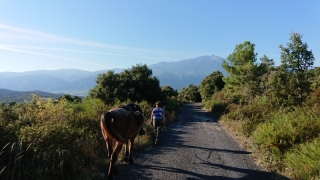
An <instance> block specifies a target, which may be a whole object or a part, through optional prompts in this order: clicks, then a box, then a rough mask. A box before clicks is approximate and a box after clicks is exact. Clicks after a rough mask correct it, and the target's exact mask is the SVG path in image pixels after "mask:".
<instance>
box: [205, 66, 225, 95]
mask: <svg viewBox="0 0 320 180" xmlns="http://www.w3.org/2000/svg"><path fill="white" fill-rule="evenodd" d="M222 78H223V74H222V73H221V72H220V71H215V72H213V73H211V74H209V75H208V76H206V77H205V78H204V79H203V80H202V81H201V83H200V85H199V92H200V95H201V98H202V101H207V100H210V99H211V97H212V95H213V94H214V93H215V92H217V91H220V90H221V89H222V88H223V87H224V85H225V82H224V81H223V80H222Z"/></svg>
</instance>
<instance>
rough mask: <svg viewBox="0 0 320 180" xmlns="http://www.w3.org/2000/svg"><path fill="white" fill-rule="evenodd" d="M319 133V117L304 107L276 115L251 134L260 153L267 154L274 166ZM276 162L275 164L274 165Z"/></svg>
mask: <svg viewBox="0 0 320 180" xmlns="http://www.w3.org/2000/svg"><path fill="white" fill-rule="evenodd" d="M319 133H320V116H317V115H316V114H315V113H314V111H313V110H312V109H310V108H308V107H306V106H303V107H298V108H295V110H294V111H292V112H289V113H287V114H281V113H277V114H275V115H274V116H273V117H272V119H271V120H270V121H268V122H266V123H264V124H260V125H259V126H258V127H257V129H256V131H255V132H254V134H253V141H254V143H255V144H256V145H258V147H259V149H260V151H261V152H267V155H268V156H270V157H271V159H273V160H272V162H273V164H274V165H276V166H279V164H277V163H278V162H279V160H282V158H283V155H284V154H285V153H286V152H287V151H288V150H290V149H291V148H293V147H294V146H296V145H298V144H301V143H305V142H309V141H312V140H313V139H315V138H317V137H318V136H319ZM275 162H276V163H275Z"/></svg>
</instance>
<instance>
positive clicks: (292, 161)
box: [284, 137, 320, 180]
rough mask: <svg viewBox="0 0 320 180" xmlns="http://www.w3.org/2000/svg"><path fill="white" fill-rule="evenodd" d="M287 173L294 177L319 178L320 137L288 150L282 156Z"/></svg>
mask: <svg viewBox="0 0 320 180" xmlns="http://www.w3.org/2000/svg"><path fill="white" fill-rule="evenodd" d="M284 165H285V166H286V167H288V168H289V175H290V176H291V177H293V178H294V179H306V180H307V179H319V178H320V137H318V138H316V139H315V140H314V141H311V142H309V143H306V144H301V145H299V146H297V147H296V148H294V149H293V150H291V151H289V152H288V153H287V154H286V155H285V158H284Z"/></svg>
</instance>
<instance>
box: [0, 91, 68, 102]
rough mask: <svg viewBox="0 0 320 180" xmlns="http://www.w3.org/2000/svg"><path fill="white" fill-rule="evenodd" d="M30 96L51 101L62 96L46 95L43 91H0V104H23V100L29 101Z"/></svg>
mask: <svg viewBox="0 0 320 180" xmlns="http://www.w3.org/2000/svg"><path fill="white" fill-rule="evenodd" d="M31 94H36V95H38V96H40V97H43V98H52V99H58V98H59V97H60V96H62V95H63V94H54V93H47V92H43V91H12V90H9V89H0V103H10V102H23V101H24V100H31Z"/></svg>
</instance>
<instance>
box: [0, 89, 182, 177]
mask: <svg viewBox="0 0 320 180" xmlns="http://www.w3.org/2000/svg"><path fill="white" fill-rule="evenodd" d="M117 103H119V104H120V103H121V102H117ZM170 103H172V104H174V103H175V101H172V102H170ZM115 106H117V105H115V104H114V105H110V106H105V104H104V102H103V101H101V100H100V99H92V98H89V97H87V98H85V99H84V100H83V101H81V102H78V103H74V102H71V101H68V100H67V99H66V98H62V99H60V101H58V102H55V101H52V100H50V99H49V100H45V99H42V98H41V97H39V96H36V95H34V96H33V97H32V100H31V101H30V102H26V103H24V104H14V103H12V104H7V105H5V104H1V105H0V135H1V139H0V147H1V148H0V149H1V151H0V179H103V178H104V174H103V170H104V169H106V162H105V159H107V153H106V147H105V141H104V140H103V137H102V135H101V129H100V116H101V113H102V112H104V111H106V110H109V109H111V108H112V107H115ZM172 106H175V105H172ZM141 107H142V110H143V112H144V118H145V121H146V122H147V120H149V119H148V118H150V114H151V109H152V106H150V105H149V103H148V102H146V101H142V102H141ZM175 107H177V106H175ZM175 110H176V109H175ZM175 110H174V109H172V111H167V112H166V116H167V119H168V122H170V121H172V118H175V117H176V113H175ZM144 126H145V127H149V126H150V124H147V123H145V124H144ZM150 128H151V127H150ZM137 138H138V140H136V142H137V143H135V146H134V148H135V149H137V148H145V147H147V146H148V145H150V144H151V143H150V141H151V138H150V133H149V136H142V137H140V136H139V137H137Z"/></svg>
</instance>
